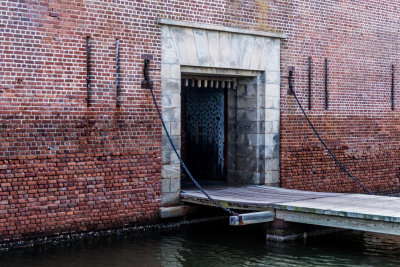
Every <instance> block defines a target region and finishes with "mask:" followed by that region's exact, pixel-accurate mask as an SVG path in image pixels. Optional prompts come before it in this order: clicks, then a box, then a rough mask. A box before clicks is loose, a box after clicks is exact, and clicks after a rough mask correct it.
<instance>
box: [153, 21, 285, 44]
mask: <svg viewBox="0 0 400 267" xmlns="http://www.w3.org/2000/svg"><path fill="white" fill-rule="evenodd" d="M158 24H161V25H170V26H178V27H186V28H195V29H203V30H209V31H219V32H230V33H237V34H245V35H254V36H262V37H270V38H279V39H286V38H287V36H286V34H285V33H278V32H262V31H254V30H248V29H240V28H232V27H226V26H220V25H213V24H205V23H196V22H189V21H180V20H172V19H163V18H159V19H158Z"/></svg>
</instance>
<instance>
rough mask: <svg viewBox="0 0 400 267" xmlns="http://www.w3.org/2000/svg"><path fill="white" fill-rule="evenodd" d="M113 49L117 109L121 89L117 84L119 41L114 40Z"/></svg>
mask: <svg viewBox="0 0 400 267" xmlns="http://www.w3.org/2000/svg"><path fill="white" fill-rule="evenodd" d="M115 47H116V51H115V55H116V56H115V57H116V60H115V62H116V66H115V71H116V75H115V86H116V89H117V107H119V106H120V105H121V103H120V94H121V87H120V83H119V76H120V67H119V39H116V42H115Z"/></svg>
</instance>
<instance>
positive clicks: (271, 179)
mask: <svg viewBox="0 0 400 267" xmlns="http://www.w3.org/2000/svg"><path fill="white" fill-rule="evenodd" d="M159 23H160V24H161V31H162V41H161V43H162V60H161V62H162V65H161V79H162V113H163V119H164V121H165V123H166V125H167V127H168V129H169V131H170V133H171V136H172V137H173V140H174V142H175V144H176V145H177V147H180V141H181V121H180V119H181V75H182V74H201V75H207V74H212V75H229V76H234V77H240V78H241V79H240V82H238V87H237V90H236V91H235V93H234V95H233V96H232V97H231V100H230V101H231V104H230V105H231V106H230V108H232V109H234V110H236V113H235V116H233V117H234V118H233V119H234V120H235V121H234V125H235V127H233V128H232V129H229V131H234V133H233V135H234V136H235V138H234V140H232V139H231V140H230V141H229V142H230V143H228V145H230V147H231V148H230V151H229V154H230V158H228V159H229V160H231V161H232V164H230V167H229V170H228V182H231V183H248V184H268V185H279V120H280V38H284V35H282V34H276V33H265V32H256V31H249V30H242V29H235V28H227V27H221V26H215V25H205V24H193V23H188V22H181V21H172V20H164V19H160V20H159ZM164 134H165V133H164ZM164 134H163V142H162V174H161V175H162V204H163V205H164V206H170V205H175V204H178V202H179V191H180V164H179V161H178V159H177V158H176V156H175V155H174V153H173V151H172V148H171V146H170V144H169V143H168V140H167V139H166V136H165V135H164Z"/></svg>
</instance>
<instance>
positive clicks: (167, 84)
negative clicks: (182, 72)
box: [161, 79, 181, 96]
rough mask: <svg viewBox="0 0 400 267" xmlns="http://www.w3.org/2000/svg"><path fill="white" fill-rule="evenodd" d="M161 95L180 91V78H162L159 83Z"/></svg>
mask: <svg viewBox="0 0 400 267" xmlns="http://www.w3.org/2000/svg"><path fill="white" fill-rule="evenodd" d="M161 88H162V94H163V96H166V95H170V94H178V95H180V93H181V80H180V79H163V80H162V83H161Z"/></svg>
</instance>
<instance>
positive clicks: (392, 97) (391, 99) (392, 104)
mask: <svg viewBox="0 0 400 267" xmlns="http://www.w3.org/2000/svg"><path fill="white" fill-rule="evenodd" d="M390 104H391V106H392V110H394V65H392V90H391V91H390Z"/></svg>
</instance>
